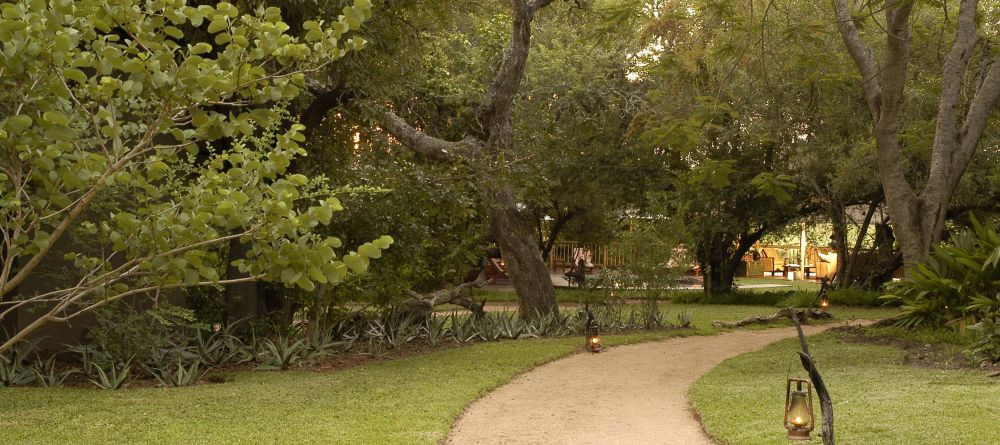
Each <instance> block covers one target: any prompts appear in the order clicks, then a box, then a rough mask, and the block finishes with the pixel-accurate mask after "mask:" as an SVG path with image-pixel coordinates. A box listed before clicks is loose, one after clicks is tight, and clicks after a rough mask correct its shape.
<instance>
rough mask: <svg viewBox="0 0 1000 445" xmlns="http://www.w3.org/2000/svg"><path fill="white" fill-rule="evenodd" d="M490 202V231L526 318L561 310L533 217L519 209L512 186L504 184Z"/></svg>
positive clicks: (523, 316) (522, 315)
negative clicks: (538, 241) (533, 232)
mask: <svg viewBox="0 0 1000 445" xmlns="http://www.w3.org/2000/svg"><path fill="white" fill-rule="evenodd" d="M492 198H493V200H494V202H492V203H490V212H489V216H490V231H491V232H492V234H493V237H494V239H496V241H497V244H499V245H500V251H501V252H502V253H503V258H504V262H505V263H506V265H507V273H508V274H509V275H510V281H511V283H512V284H513V285H514V290H516V291H517V296H518V308H519V310H520V312H521V317H522V318H533V317H534V316H535V315H536V314H547V313H549V312H559V307H558V305H557V304H556V294H555V288H554V287H553V286H552V278H550V277H549V268H548V266H547V265H546V264H545V260H543V259H542V254H541V252H540V251H539V250H538V245H537V244H536V243H535V240H534V236H532V233H531V221H530V219H529V218H528V217H527V216H526V215H524V214H523V213H522V212H520V211H519V210H518V209H517V202H516V201H515V199H514V196H513V193H512V192H511V189H510V186H501V188H500V190H498V191H497V192H496V193H495V194H494V195H493V197H492Z"/></svg>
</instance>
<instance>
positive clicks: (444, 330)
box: [420, 314, 451, 348]
mask: <svg viewBox="0 0 1000 445" xmlns="http://www.w3.org/2000/svg"><path fill="white" fill-rule="evenodd" d="M447 323H448V317H441V316H438V315H437V314H431V315H430V316H429V317H427V318H425V319H424V323H423V326H421V327H420V331H421V332H422V335H423V338H424V340H426V341H427V345H428V346H430V347H432V348H433V347H437V345H439V344H441V342H442V341H444V340H445V339H446V338H448V336H449V335H451V330H450V329H448V327H447Z"/></svg>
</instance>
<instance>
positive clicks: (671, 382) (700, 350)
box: [446, 325, 832, 445]
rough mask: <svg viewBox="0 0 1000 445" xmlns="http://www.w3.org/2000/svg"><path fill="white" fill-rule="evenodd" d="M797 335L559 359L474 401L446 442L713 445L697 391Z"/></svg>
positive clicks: (740, 335) (691, 341)
mask: <svg viewBox="0 0 1000 445" xmlns="http://www.w3.org/2000/svg"><path fill="white" fill-rule="evenodd" d="M829 327H832V325H827V326H805V327H804V328H805V332H806V334H814V333H817V332H820V331H822V330H824V329H826V328H829ZM795 335H796V334H795V328H776V329H768V330H763V331H736V332H731V333H726V334H721V335H715V336H695V337H687V338H674V339H669V340H665V341H662V342H656V343H643V344H637V345H631V346H621V347H615V348H610V349H608V350H606V351H605V352H602V353H600V354H576V355H573V356H570V357H567V358H564V359H561V360H556V361H554V362H551V363H548V364H546V365H543V366H540V367H538V368H536V369H534V370H532V371H530V372H528V373H525V374H524V375H521V376H520V377H518V378H516V379H514V380H513V381H512V382H510V383H508V384H507V385H504V386H502V387H500V388H498V389H497V390H496V391H493V392H492V393H490V394H487V395H486V396H485V397H483V398H482V399H479V400H477V401H475V402H473V403H472V405H470V406H469V408H468V409H467V410H466V412H465V413H464V414H463V415H462V417H461V418H459V419H458V421H457V422H455V425H454V427H453V428H452V431H451V434H450V436H449V437H448V439H447V441H446V443H447V444H450V445H472V444H490V445H494V444H504V445H508V444H510V445H514V444H546V445H549V444H551V445H557V444H573V445H580V444H601V445H609V444H629V445H640V444H658V445H664V444H677V445H702V444H705V445H709V444H712V441H711V440H710V439H709V438H708V436H707V435H706V434H705V433H704V432H703V431H702V429H701V425H699V423H698V421H697V420H695V418H694V415H693V413H692V412H691V410H690V408H689V406H690V402H689V400H688V390H689V389H690V387H691V385H692V384H693V383H694V382H695V380H697V379H698V377H700V376H701V375H702V374H705V373H706V372H708V371H709V370H710V369H712V368H713V367H715V366H716V365H718V364H719V363H720V362H722V361H723V360H725V359H727V358H729V357H733V356H735V355H739V354H742V353H745V352H750V351H754V350H757V349H760V348H762V347H764V346H766V345H768V344H771V343H773V342H775V341H778V340H780V339H783V338H786V337H792V336H795Z"/></svg>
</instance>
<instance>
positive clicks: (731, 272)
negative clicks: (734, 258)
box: [701, 258, 736, 298]
mask: <svg viewBox="0 0 1000 445" xmlns="http://www.w3.org/2000/svg"><path fill="white" fill-rule="evenodd" d="M701 277H702V281H703V283H702V288H703V289H704V290H705V294H707V295H708V296H709V298H711V297H713V296H716V295H720V294H725V293H728V292H732V290H733V289H734V288H735V286H736V268H735V267H732V262H731V261H730V260H729V258H710V259H708V261H706V262H705V263H703V264H702V269H701Z"/></svg>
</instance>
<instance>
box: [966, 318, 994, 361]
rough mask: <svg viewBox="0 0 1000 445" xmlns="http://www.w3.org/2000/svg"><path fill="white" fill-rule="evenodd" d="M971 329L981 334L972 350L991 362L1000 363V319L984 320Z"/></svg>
mask: <svg viewBox="0 0 1000 445" xmlns="http://www.w3.org/2000/svg"><path fill="white" fill-rule="evenodd" d="M969 329H971V330H973V331H975V332H976V334H978V336H979V341H977V342H976V344H975V345H974V346H973V347H972V352H973V353H975V354H976V355H977V356H979V357H982V358H983V359H985V360H987V361H989V362H991V363H1000V320H983V321H980V322H979V323H976V324H975V325H972V326H970V327H969Z"/></svg>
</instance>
